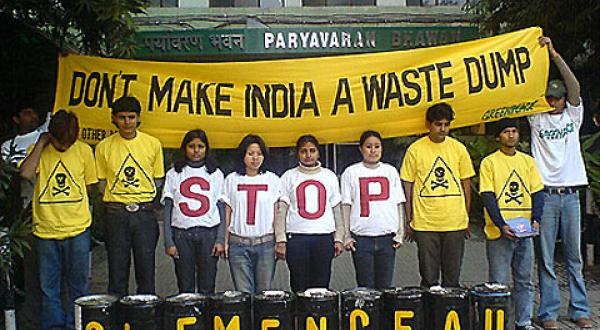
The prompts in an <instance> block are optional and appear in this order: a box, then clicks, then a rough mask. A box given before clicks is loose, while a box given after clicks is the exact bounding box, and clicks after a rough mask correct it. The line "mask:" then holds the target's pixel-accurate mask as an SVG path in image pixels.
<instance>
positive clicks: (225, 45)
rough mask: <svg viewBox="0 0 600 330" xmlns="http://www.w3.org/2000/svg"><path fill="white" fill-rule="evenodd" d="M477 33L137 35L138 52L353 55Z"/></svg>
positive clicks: (327, 30)
mask: <svg viewBox="0 0 600 330" xmlns="http://www.w3.org/2000/svg"><path fill="white" fill-rule="evenodd" d="M478 37H479V32H478V30H477V27H475V26H422V27H343V28H341V27H335V28H331V27H318V28H317V27H299V28H282V29H196V30H186V31H144V32H138V33H137V35H136V40H137V44H138V46H139V47H138V49H137V52H136V54H135V55H136V57H143V58H152V57H164V56H172V57H177V56H190V55H201V56H222V55H233V54H249V55H251V54H256V55H260V54H336V53H338V54H352V53H370V52H382V51H390V50H402V49H411V48H421V47H434V46H439V45H445V44H449V43H455V42H460V41H467V40H472V39H476V38H478Z"/></svg>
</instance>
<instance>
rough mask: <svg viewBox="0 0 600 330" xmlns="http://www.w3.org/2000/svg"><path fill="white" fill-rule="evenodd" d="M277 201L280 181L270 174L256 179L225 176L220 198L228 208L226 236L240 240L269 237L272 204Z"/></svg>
mask: <svg viewBox="0 0 600 330" xmlns="http://www.w3.org/2000/svg"><path fill="white" fill-rule="evenodd" d="M280 197H281V180H280V179H279V177H278V176H277V175H275V174H273V173H271V172H268V171H267V172H265V173H263V174H259V175H256V176H247V175H239V174H238V173H236V172H233V173H231V174H229V175H228V176H227V177H226V178H225V184H224V188H223V194H222V196H221V200H222V201H223V202H224V203H225V204H227V205H229V207H231V223H230V224H229V232H230V233H232V234H235V235H238V236H242V237H260V236H264V235H267V234H272V233H273V231H274V230H273V220H274V219H275V203H276V202H277V201H278V200H279V198H280Z"/></svg>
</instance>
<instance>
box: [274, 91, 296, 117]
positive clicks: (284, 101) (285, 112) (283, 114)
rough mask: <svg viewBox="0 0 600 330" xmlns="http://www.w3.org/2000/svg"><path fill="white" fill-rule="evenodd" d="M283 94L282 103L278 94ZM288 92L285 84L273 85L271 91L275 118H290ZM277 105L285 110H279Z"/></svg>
mask: <svg viewBox="0 0 600 330" xmlns="http://www.w3.org/2000/svg"><path fill="white" fill-rule="evenodd" d="M278 93H279V94H281V100H282V101H281V102H278V100H279V99H278V98H277V94H278ZM288 100H289V99H288V90H287V88H286V86H285V85H284V84H273V85H272V89H271V104H272V105H273V109H272V112H273V118H285V117H287V116H288V114H289V112H290V108H289V106H290V105H289V102H288ZM277 104H282V105H283V110H281V111H279V110H278V109H277ZM292 112H293V110H292Z"/></svg>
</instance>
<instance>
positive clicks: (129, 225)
mask: <svg viewBox="0 0 600 330" xmlns="http://www.w3.org/2000/svg"><path fill="white" fill-rule="evenodd" d="M158 235H159V231H158V223H157V222H156V216H155V214H154V211H152V210H140V211H138V212H135V213H129V212H127V211H126V210H125V209H124V208H117V207H107V208H106V226H105V240H106V252H107V254H108V293H109V294H112V295H115V296H117V297H121V296H124V295H127V294H128V288H129V268H130V266H131V251H132V250H133V262H134V266H135V281H136V283H137V293H139V294H154V293H155V287H154V265H155V260H154V255H155V249H156V243H157V241H158Z"/></svg>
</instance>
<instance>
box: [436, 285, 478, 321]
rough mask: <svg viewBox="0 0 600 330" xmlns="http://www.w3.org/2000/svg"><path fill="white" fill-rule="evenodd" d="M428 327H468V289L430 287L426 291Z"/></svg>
mask: <svg viewBox="0 0 600 330" xmlns="http://www.w3.org/2000/svg"><path fill="white" fill-rule="evenodd" d="M427 297H428V298H427V307H429V311H428V315H429V320H428V321H429V322H426V323H429V329H431V330H444V329H458V328H459V327H460V329H469V326H470V323H471V322H470V319H469V291H468V290H467V289H463V288H441V287H437V288H431V289H430V290H429V291H428V292H427Z"/></svg>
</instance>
